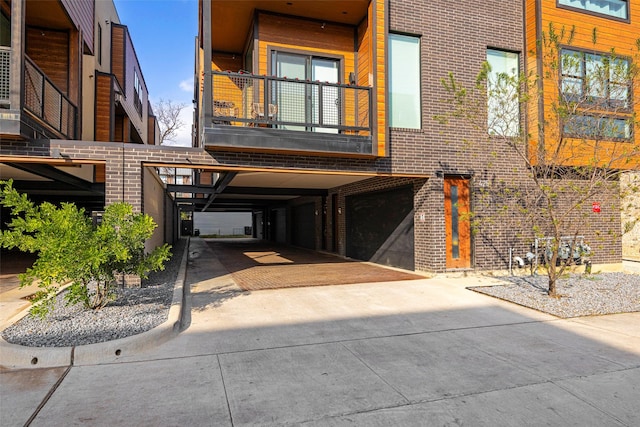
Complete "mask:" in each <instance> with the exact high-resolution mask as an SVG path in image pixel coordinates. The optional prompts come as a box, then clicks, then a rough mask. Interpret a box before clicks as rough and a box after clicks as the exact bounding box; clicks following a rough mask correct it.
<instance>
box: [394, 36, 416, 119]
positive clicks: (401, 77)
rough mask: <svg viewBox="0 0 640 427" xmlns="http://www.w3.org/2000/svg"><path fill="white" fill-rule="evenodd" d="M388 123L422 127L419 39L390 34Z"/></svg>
mask: <svg viewBox="0 0 640 427" xmlns="http://www.w3.org/2000/svg"><path fill="white" fill-rule="evenodd" d="M388 105H389V113H390V114H389V121H390V123H389V125H390V126H391V127H397V128H410V129H420V127H421V117H422V114H421V110H420V39H419V38H417V37H411V36H404V35H399V34H389V104H388Z"/></svg>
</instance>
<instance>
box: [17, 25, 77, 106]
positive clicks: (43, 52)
mask: <svg viewBox="0 0 640 427" xmlns="http://www.w3.org/2000/svg"><path fill="white" fill-rule="evenodd" d="M25 49H26V53H27V55H28V56H29V58H31V59H32V60H33V62H35V63H36V65H37V66H38V67H39V68H40V69H41V70H42V71H43V72H44V73H45V74H46V75H47V77H48V78H49V80H51V81H52V82H53V84H55V85H56V86H57V87H58V89H60V90H61V91H62V92H63V93H64V94H65V95H67V94H68V92H69V33H67V32H66V31H53V30H49V29H40V28H31V27H29V28H27V30H26V46H25Z"/></svg>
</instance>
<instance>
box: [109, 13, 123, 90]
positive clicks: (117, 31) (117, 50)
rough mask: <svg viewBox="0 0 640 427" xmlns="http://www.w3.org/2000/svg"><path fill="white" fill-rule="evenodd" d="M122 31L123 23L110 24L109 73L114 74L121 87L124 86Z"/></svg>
mask: <svg viewBox="0 0 640 427" xmlns="http://www.w3.org/2000/svg"><path fill="white" fill-rule="evenodd" d="M124 33H125V27H124V26H123V25H117V24H115V23H112V24H111V73H112V74H113V75H114V76H116V79H117V80H118V84H119V85H120V87H121V88H124V84H125V78H124V67H125V55H124V49H125V48H124V37H125V36H124Z"/></svg>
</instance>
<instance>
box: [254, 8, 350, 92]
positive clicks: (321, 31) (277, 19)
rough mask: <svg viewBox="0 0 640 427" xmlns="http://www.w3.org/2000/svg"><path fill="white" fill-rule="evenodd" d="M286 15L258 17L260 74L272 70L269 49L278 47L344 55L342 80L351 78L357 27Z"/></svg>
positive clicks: (262, 15)
mask: <svg viewBox="0 0 640 427" xmlns="http://www.w3.org/2000/svg"><path fill="white" fill-rule="evenodd" d="M322 25H323V24H322V23H321V22H316V21H309V20H303V19H294V18H290V17H284V16H276V15H267V14H261V15H260V16H259V18H258V39H259V43H258V57H259V61H258V71H257V73H258V74H267V73H268V72H269V71H268V70H269V66H268V61H269V58H267V53H268V52H267V49H268V47H269V46H279V47H283V48H287V49H294V50H302V51H306V52H310V53H316V54H322V53H324V54H328V55H338V56H342V57H343V58H344V64H343V65H344V70H343V75H342V76H341V82H348V81H349V73H350V72H354V71H355V67H354V60H355V55H354V50H353V46H354V28H353V27H349V26H345V25H335V24H331V23H325V24H324V28H322Z"/></svg>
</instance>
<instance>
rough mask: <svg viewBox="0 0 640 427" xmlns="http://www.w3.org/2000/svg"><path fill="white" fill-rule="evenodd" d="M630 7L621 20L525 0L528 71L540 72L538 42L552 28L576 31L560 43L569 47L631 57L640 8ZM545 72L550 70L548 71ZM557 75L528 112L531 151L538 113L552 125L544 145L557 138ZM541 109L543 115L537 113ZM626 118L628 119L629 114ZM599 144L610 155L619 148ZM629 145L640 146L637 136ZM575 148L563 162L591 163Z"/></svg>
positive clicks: (552, 0)
mask: <svg viewBox="0 0 640 427" xmlns="http://www.w3.org/2000/svg"><path fill="white" fill-rule="evenodd" d="M632 6H633V5H630V6H629V15H630V16H629V18H630V19H629V20H628V21H623V20H619V19H612V18H608V17H605V16H601V15H595V14H592V13H588V12H585V11H577V10H573V9H567V8H562V7H559V6H558V5H557V2H556V0H528V1H527V4H526V37H527V50H528V51H529V52H532V53H533V54H532V55H530V56H529V58H528V60H527V67H528V68H529V71H535V70H537V71H538V73H540V71H541V70H540V69H539V67H540V62H536V61H539V59H538V58H539V57H540V55H543V56H544V52H541V49H540V48H539V45H538V44H537V40H539V39H540V37H541V36H542V34H540V31H542V33H544V34H548V31H549V28H550V26H551V25H552V26H553V27H554V28H555V29H556V31H557V32H560V31H562V30H564V31H565V32H566V33H569V32H570V31H571V30H572V29H574V30H575V34H574V36H573V39H572V40H571V41H569V40H566V41H564V42H563V43H562V44H563V46H566V47H568V48H571V49H577V50H585V51H588V52H595V53H599V54H604V55H606V54H608V53H610V52H611V51H612V50H615V52H616V54H617V55H620V56H625V55H631V54H632V52H633V50H634V48H635V46H636V40H637V39H638V38H639V37H640V8H638V7H632ZM537 20H539V21H537ZM536 29H537V31H536ZM594 34H595V42H594ZM556 59H557V58H556ZM636 59H638V58H636ZM542 62H547V61H546V60H545V61H542ZM544 71H549V69H546V70H544ZM556 74H557V71H554V72H553V75H552V76H551V77H548V78H546V79H545V80H544V81H543V84H544V91H543V96H542V99H540V98H538V99H537V101H538V102H537V103H536V104H537V105H535V106H532V109H531V110H530V111H529V113H530V117H531V118H532V119H531V121H530V123H529V130H530V132H531V133H532V136H533V137H532V148H533V147H534V146H535V144H536V143H537V142H538V137H539V135H538V133H537V128H538V122H537V119H536V118H537V117H539V115H540V113H542V114H543V115H544V117H545V118H546V120H547V121H548V122H549V123H550V124H552V125H551V126H547V128H546V134H547V135H550V139H551V140H550V141H548V142H546V143H545V145H546V146H549V145H550V144H553V139H556V140H557V138H558V137H559V133H560V129H559V127H558V125H557V123H556V124H555V125H554V124H553V121H554V120H555V119H557V117H556V116H555V115H554V114H553V113H552V111H553V104H554V102H557V99H558V96H559V95H560V93H559V87H558V77H557V76H556ZM632 96H633V97H634V101H632V104H633V105H636V114H638V113H640V108H639V107H638V106H639V105H640V93H638V91H635V93H633V94H632ZM541 108H542V109H543V112H542V111H540V109H541ZM534 110H535V111H534ZM618 115H620V112H619V111H618V112H616V116H618ZM628 116H629V117H631V114H629V115H628ZM639 131H640V128H639V127H638V126H637V125H636V128H635V131H634V132H633V135H638V132H639ZM600 144H601V145H600V146H601V147H602V150H604V152H612V150H614V148H615V146H616V145H617V146H618V147H619V146H620V144H618V143H607V142H600ZM631 144H636V145H638V144H640V138H637V136H636V137H635V141H634V142H632V143H631ZM577 146H578V144H577V143H576V144H569V146H568V148H567V149H566V150H565V152H564V153H563V154H564V157H565V159H566V163H568V164H571V165H581V164H586V163H588V162H590V161H591V158H590V156H589V155H587V154H586V153H585V154H584V155H581V154H580V153H579V152H576V151H577V150H576V147H577ZM582 147H583V146H582ZM618 149H619V148H618ZM586 151H587V150H584V148H581V152H586Z"/></svg>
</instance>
